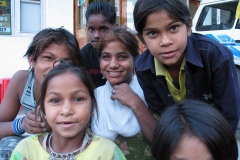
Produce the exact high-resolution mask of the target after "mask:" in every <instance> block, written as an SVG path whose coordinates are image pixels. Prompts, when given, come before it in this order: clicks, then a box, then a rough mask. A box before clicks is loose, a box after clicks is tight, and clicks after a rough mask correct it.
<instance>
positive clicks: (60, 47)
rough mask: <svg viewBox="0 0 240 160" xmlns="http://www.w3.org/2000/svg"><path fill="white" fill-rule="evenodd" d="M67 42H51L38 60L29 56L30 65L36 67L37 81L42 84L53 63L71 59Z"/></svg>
mask: <svg viewBox="0 0 240 160" xmlns="http://www.w3.org/2000/svg"><path fill="white" fill-rule="evenodd" d="M68 52H69V51H68V48H67V46H66V44H56V43H51V44H50V45H49V46H48V47H47V48H45V49H44V50H43V52H42V53H41V54H40V55H39V57H38V58H37V61H36V62H33V57H29V63H30V66H31V67H33V69H34V77H35V83H36V84H38V85H39V86H40V85H41V84H42V82H43V79H44V77H45V76H46V75H47V74H48V72H49V71H50V70H51V69H52V68H53V63H54V62H55V61H56V60H59V59H67V60H69V59H71V57H70V55H69V53H68Z"/></svg>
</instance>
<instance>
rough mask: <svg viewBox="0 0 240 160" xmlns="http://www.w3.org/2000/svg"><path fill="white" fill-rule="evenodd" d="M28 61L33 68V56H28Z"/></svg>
mask: <svg viewBox="0 0 240 160" xmlns="http://www.w3.org/2000/svg"><path fill="white" fill-rule="evenodd" d="M28 63H29V65H30V67H31V68H34V64H35V63H34V60H33V56H29V57H28Z"/></svg>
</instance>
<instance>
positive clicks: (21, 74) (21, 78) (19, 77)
mask: <svg viewBox="0 0 240 160" xmlns="http://www.w3.org/2000/svg"><path fill="white" fill-rule="evenodd" d="M29 74H30V71H28V70H20V71H17V72H16V73H15V74H14V75H13V77H12V78H11V80H10V82H11V85H12V86H13V87H15V89H19V90H20V91H23V89H24V88H25V85H26V83H27V79H28V76H29Z"/></svg>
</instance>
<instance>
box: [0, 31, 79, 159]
mask: <svg viewBox="0 0 240 160" xmlns="http://www.w3.org/2000/svg"><path fill="white" fill-rule="evenodd" d="M24 56H25V57H27V58H28V62H29V64H30V69H29V70H21V71H17V72H16V73H15V74H14V75H13V77H12V78H11V81H10V83H9V85H8V88H7V91H6V94H5V95H4V99H3V101H2V103H1V104H0V139H2V140H1V141H0V159H1V158H3V159H9V158H10V156H11V152H12V150H13V148H14V147H15V146H16V144H17V143H18V142H19V139H21V138H22V137H20V135H22V134H23V133H25V131H26V132H27V133H30V134H33V133H42V132H46V131H49V130H50V128H49V127H48V125H47V124H46V123H44V122H43V121H42V120H41V119H40V118H38V117H36V116H35V108H36V106H37V105H36V101H37V100H38V99H39V97H40V86H41V84H42V81H43V79H44V77H45V76H46V75H47V73H48V72H49V71H50V70H51V69H52V67H53V63H54V62H55V61H56V60H59V59H66V60H69V61H71V62H72V63H73V64H75V65H78V66H82V64H83V63H82V58H81V55H80V54H79V46H78V42H77V40H76V38H75V37H74V35H72V34H71V33H70V32H68V31H67V30H65V29H62V28H57V29H53V28H46V29H44V30H42V31H40V32H39V33H38V34H37V35H36V36H35V37H34V38H33V41H32V43H31V44H30V45H29V48H28V50H27V52H26V53H25V55H24ZM20 105H22V107H23V110H24V112H25V114H26V116H24V117H22V118H16V116H17V114H18V111H19V107H20ZM15 118H16V119H15ZM35 118H37V121H38V122H37V123H35ZM14 135H17V136H14ZM13 136H14V137H13Z"/></svg>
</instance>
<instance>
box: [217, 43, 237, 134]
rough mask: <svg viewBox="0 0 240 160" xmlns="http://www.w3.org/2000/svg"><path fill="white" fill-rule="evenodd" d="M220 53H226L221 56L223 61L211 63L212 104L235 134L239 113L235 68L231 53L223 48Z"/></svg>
mask: <svg viewBox="0 0 240 160" xmlns="http://www.w3.org/2000/svg"><path fill="white" fill-rule="evenodd" d="M221 52H226V53H227V54H223V55H224V56H225V57H223V61H219V59H216V58H215V59H216V60H215V61H213V63H214V64H213V69H214V70H213V78H212V86H213V95H214V103H215V106H216V107H217V108H218V110H220V111H221V112H222V113H223V115H224V116H225V118H226V119H227V120H228V122H229V124H230V125H231V127H232V129H233V131H234V132H236V130H237V125H238V121H239V111H240V110H239V109H240V101H239V100H240V99H239V97H240V94H239V86H238V78H237V72H236V66H235V64H234V62H233V56H232V53H231V52H230V51H229V49H228V48H225V47H224V49H223V50H222V51H221ZM214 54H216V53H214ZM214 66H216V67H214Z"/></svg>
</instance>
